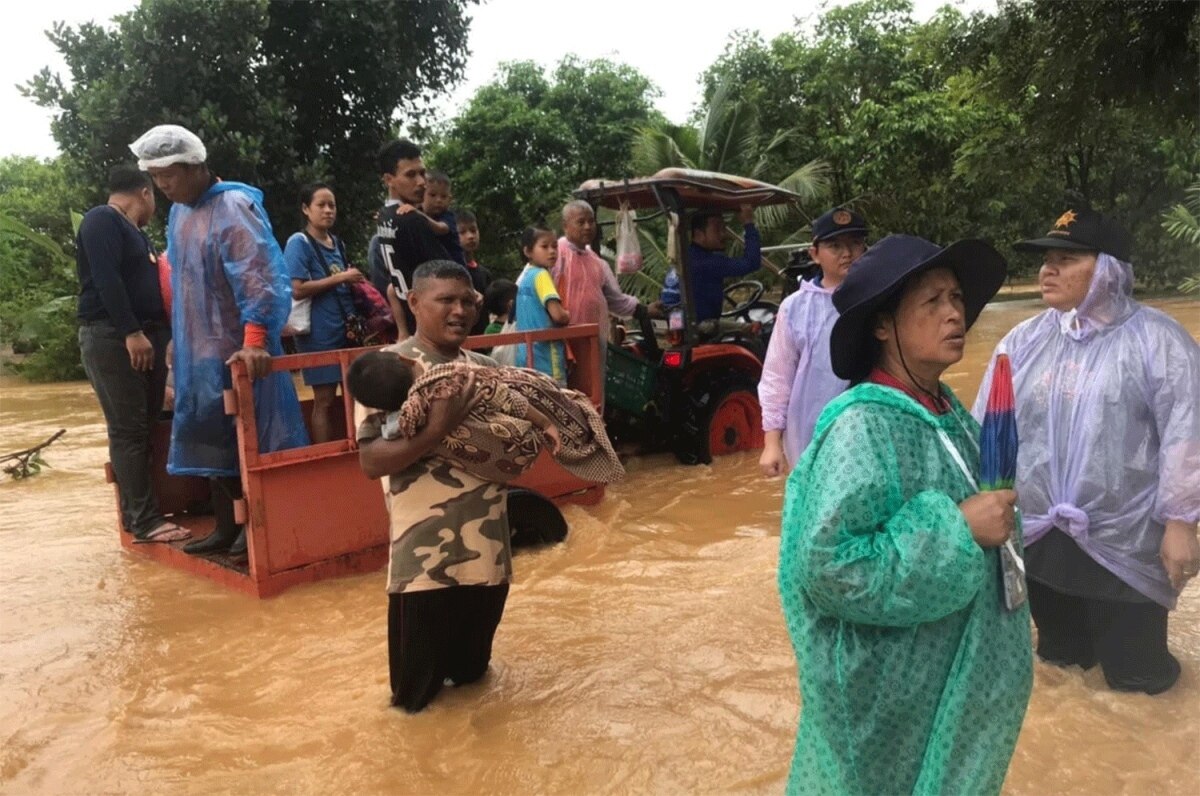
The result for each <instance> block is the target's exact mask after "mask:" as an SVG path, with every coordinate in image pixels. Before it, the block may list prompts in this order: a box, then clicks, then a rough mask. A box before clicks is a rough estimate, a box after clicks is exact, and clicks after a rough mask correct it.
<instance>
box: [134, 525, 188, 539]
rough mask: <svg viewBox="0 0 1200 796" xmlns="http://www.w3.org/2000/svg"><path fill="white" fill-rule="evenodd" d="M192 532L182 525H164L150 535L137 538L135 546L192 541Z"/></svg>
mask: <svg viewBox="0 0 1200 796" xmlns="http://www.w3.org/2000/svg"><path fill="white" fill-rule="evenodd" d="M191 538H192V532H191V531H189V530H188V529H187V528H184V527H183V526H181V525H176V524H175V523H173V522H168V523H164V524H163V525H160V526H158V527H157V528H155V529H154V530H153V531H151V532H150V533H148V534H146V535H145V536H143V537H140V538H139V537H135V538H134V540H133V543H134V544H155V543H158V542H162V543H164V544H165V543H167V542H182V541H183V540H184V539H191Z"/></svg>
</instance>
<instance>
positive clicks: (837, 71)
mask: <svg viewBox="0 0 1200 796" xmlns="http://www.w3.org/2000/svg"><path fill="white" fill-rule="evenodd" d="M1198 9H1200V4H1195V3H1166V2H1148V1H1146V2H1144V1H1143V0H1138V1H1137V2H1123V1H1120V2H1118V1H1117V0H1102V1H1098V2H1090V3H1063V2H1052V1H1051V0H1037V2H1027V1H1025V0H1021V1H1019V2H1018V1H1016V0H1014V2H1006V3H1003V4H1002V5H1001V9H1000V13H999V14H998V15H996V16H992V17H989V16H985V15H982V14H973V15H971V16H969V17H967V16H963V15H962V14H961V13H959V12H958V11H956V10H954V9H952V8H944V9H942V10H941V11H939V12H938V13H937V14H935V15H934V16H933V17H932V18H931V19H930V20H928V21H927V22H924V23H918V22H916V21H915V20H914V19H913V15H912V5H911V3H910V2H908V0H865V1H864V2H859V3H855V4H853V5H848V6H844V7H840V8H836V9H831V10H829V11H828V12H827V13H825V14H824V16H822V17H821V19H820V20H819V21H818V23H817V25H816V28H815V31H814V32H813V33H807V32H804V31H796V32H793V33H788V34H784V35H782V36H779V37H777V38H776V39H775V40H773V41H771V42H769V43H768V42H765V41H763V40H762V39H761V38H760V37H757V36H754V35H745V34H744V35H741V36H739V37H737V38H735V39H734V40H733V41H732V42H731V44H730V45H729V47H728V48H727V51H726V53H725V54H724V55H723V56H722V57H721V58H720V59H719V60H718V61H717V63H716V64H714V65H713V67H712V68H710V70H709V71H708V72H707V73H706V75H705V82H706V86H707V90H708V92H709V93H710V95H711V94H712V93H713V92H715V91H716V90H717V89H718V87H719V86H721V85H722V84H724V83H726V82H728V83H730V84H731V85H732V86H733V90H734V92H735V94H736V95H737V96H738V97H739V98H741V99H742V100H743V101H746V102H750V103H752V104H753V105H754V107H755V108H756V109H757V112H758V114H759V118H760V124H761V125H762V126H763V129H765V130H781V129H792V130H794V131H795V134H794V135H792V136H790V137H789V139H788V140H787V141H785V142H784V143H783V144H782V145H781V146H780V147H778V149H777V152H778V154H779V155H780V156H782V157H784V158H786V159H787V160H790V161H792V162H804V161H806V160H809V159H812V158H815V157H821V158H823V159H825V160H826V161H827V162H828V163H829V164H830V168H831V173H830V179H831V182H832V185H833V191H832V192H833V198H834V200H835V201H838V202H853V203H855V204H856V205H858V206H859V207H860V208H861V209H862V210H863V211H864V212H865V213H866V214H867V216H868V218H869V219H870V221H871V225H872V228H873V229H874V231H875V233H876V234H877V235H878V234H886V233H888V232H907V233H915V234H919V235H923V236H925V237H928V238H930V239H932V240H937V241H941V242H947V241H950V240H953V239H955V238H961V237H986V238H990V239H992V240H993V241H995V242H996V243H997V244H999V245H1000V246H1001V247H1002V248H1003V247H1005V246H1007V245H1008V244H1009V243H1010V242H1011V241H1013V240H1016V239H1018V238H1021V237H1027V236H1028V235H1030V234H1033V233H1034V232H1040V231H1041V230H1043V229H1044V228H1045V227H1046V225H1047V223H1048V220H1049V219H1052V218H1054V217H1055V216H1056V214H1057V213H1059V212H1061V210H1062V206H1063V202H1064V195H1070V196H1072V197H1073V198H1072V201H1088V202H1090V203H1091V204H1093V205H1095V206H1096V207H1097V208H1098V209H1100V210H1102V211H1106V212H1111V213H1114V214H1116V215H1118V216H1119V217H1121V218H1122V219H1123V220H1124V221H1126V223H1128V224H1129V225H1130V226H1131V227H1132V228H1133V231H1134V233H1135V235H1136V236H1137V238H1138V241H1139V253H1138V257H1137V262H1138V264H1139V268H1138V273H1139V276H1140V277H1141V278H1142V279H1143V280H1144V281H1146V282H1147V283H1149V284H1152V285H1158V284H1174V283H1175V282H1176V281H1178V280H1177V275H1178V272H1179V268H1180V267H1181V265H1182V263H1183V259H1182V258H1181V256H1180V249H1179V247H1178V246H1177V245H1175V244H1173V243H1172V242H1170V241H1168V240H1167V239H1166V236H1164V235H1163V234H1162V230H1161V228H1160V227H1159V225H1158V222H1157V219H1158V216H1159V214H1160V213H1161V211H1162V209H1163V208H1164V207H1165V206H1166V205H1167V204H1169V203H1171V202H1173V201H1178V199H1179V198H1180V196H1181V193H1180V192H1181V191H1182V188H1183V186H1184V185H1185V184H1186V183H1187V181H1188V180H1189V179H1190V178H1191V175H1192V174H1194V173H1196V170H1197V169H1196V166H1197V161H1196V158H1197V153H1198V152H1200V147H1198V146H1197V139H1196V124H1195V121H1196V120H1195V110H1196V108H1197V107H1200V100H1198V98H1197V93H1198V91H1200V89H1198V88H1197V85H1198V84H1197V82H1196V80H1195V75H1196V73H1197V71H1198V68H1197V56H1196V43H1197V41H1198V36H1197V30H1198V29H1200V28H1198V23H1197V21H1196V17H1197V13H1198ZM1013 263H1014V270H1016V271H1020V270H1023V269H1027V268H1032V267H1033V265H1034V264H1033V263H1032V261H1030V260H1029V259H1028V258H1013Z"/></svg>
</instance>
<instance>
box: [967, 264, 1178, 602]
mask: <svg viewBox="0 0 1200 796" xmlns="http://www.w3.org/2000/svg"><path fill="white" fill-rule="evenodd" d="M996 351H997V353H999V352H1007V353H1008V355H1009V358H1010V359H1011V360H1012V371H1013V390H1014V393H1015V396H1016V409H1017V429H1018V432H1019V434H1020V437H1021V447H1020V452H1019V454H1018V457H1017V483H1016V490H1017V494H1018V495H1019V498H1018V504H1019V506H1020V508H1021V511H1022V513H1023V514H1024V518H1025V541H1026V544H1033V543H1035V542H1036V541H1037V540H1039V539H1041V538H1042V537H1043V536H1044V535H1045V534H1046V533H1047V532H1048V531H1049V530H1050V529H1051V528H1059V529H1060V530H1062V531H1063V532H1065V533H1066V534H1068V535H1069V536H1070V537H1071V538H1072V539H1073V540H1074V541H1075V542H1076V544H1078V545H1079V547H1080V548H1081V549H1082V550H1083V551H1084V552H1085V553H1087V554H1088V555H1089V556H1091V557H1092V558H1093V559H1094V560H1095V561H1096V562H1097V563H1099V564H1100V565H1101V566H1103V567H1104V568H1105V569H1107V570H1108V571H1110V572H1112V573H1113V574H1114V575H1116V576H1117V577H1118V578H1120V579H1121V580H1122V581H1124V582H1125V583H1127V584H1129V585H1130V586H1132V587H1133V588H1134V589H1137V590H1138V591H1139V592H1140V593H1142V594H1144V595H1145V596H1146V597H1149V598H1150V599H1152V600H1154V601H1155V602H1157V603H1160V604H1162V605H1164V606H1166V607H1167V608H1173V607H1174V606H1175V597H1176V593H1175V590H1174V589H1172V588H1171V584H1170V581H1169V580H1168V578H1167V573H1166V570H1165V569H1164V568H1163V565H1162V562H1161V561H1160V560H1159V548H1160V547H1161V545H1162V538H1163V532H1164V523H1165V522H1166V521H1167V520H1175V519H1177V520H1183V521H1185V522H1192V523H1194V522H1196V520H1197V519H1198V518H1200V408H1198V407H1197V400H1198V399H1200V346H1197V345H1196V341H1195V340H1193V339H1192V338H1191V336H1189V335H1188V333H1187V331H1185V330H1184V329H1183V327H1181V326H1180V325H1179V324H1178V323H1176V322H1175V321H1174V320H1173V319H1172V318H1171V317H1170V316H1168V315H1166V314H1165V313H1162V312H1159V311H1158V310H1155V309H1152V308H1150V307H1146V306H1143V305H1141V304H1139V303H1138V302H1136V301H1134V300H1133V268H1132V267H1131V266H1130V265H1129V263H1126V262H1122V261H1121V260H1118V259H1116V258H1115V257H1112V256H1110V255H1107V254H1103V253H1102V254H1100V255H1099V257H1098V258H1097V260H1096V270H1095V273H1094V275H1093V276H1092V282H1091V285H1090V286H1089V288H1088V294H1087V296H1086V297H1085V298H1084V300H1083V302H1082V303H1081V304H1080V305H1079V307H1078V308H1076V309H1075V310H1072V311H1070V312H1060V311H1059V310H1055V309H1048V310H1046V311H1045V312H1043V313H1041V314H1040V315H1037V316H1034V317H1033V318H1030V319H1029V320H1027V321H1025V322H1023V323H1021V324H1019V325H1018V326H1017V327H1016V328H1014V329H1013V330H1012V331H1011V332H1009V333H1008V334H1007V335H1006V336H1005V337H1004V339H1003V340H1001V341H1000V344H999V345H998V346H997V348H996ZM994 364H995V357H994V356H993V359H992V364H990V365H989V366H988V371H987V373H986V374H985V375H984V379H983V383H982V384H981V385H980V387H979V397H978V398H977V399H976V401H975V409H974V414H975V416H976V417H982V416H983V412H984V409H985V407H986V404H987V395H988V391H989V390H990V388H991V379H992V367H993V366H994Z"/></svg>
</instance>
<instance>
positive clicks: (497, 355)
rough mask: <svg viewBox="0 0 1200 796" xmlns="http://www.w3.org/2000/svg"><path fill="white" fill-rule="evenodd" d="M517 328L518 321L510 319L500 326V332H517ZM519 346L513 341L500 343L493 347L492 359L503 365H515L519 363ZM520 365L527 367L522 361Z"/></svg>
mask: <svg viewBox="0 0 1200 796" xmlns="http://www.w3.org/2000/svg"><path fill="white" fill-rule="evenodd" d="M516 330H517V324H516V322H515V321H509V322H508V323H506V324H504V325H503V326H502V327H500V334H508V333H509V332H515V331H516ZM519 346H520V344H519V343H513V344H512V345H498V346H496V347H495V348H493V349H492V353H491V355H490V356H491V357H492V359H494V360H496V363H497V364H499V365H500V366H501V367H510V368H511V367H515V366H516V365H517V348H518V347H519ZM520 366H521V367H525V363H524V362H522V363H520Z"/></svg>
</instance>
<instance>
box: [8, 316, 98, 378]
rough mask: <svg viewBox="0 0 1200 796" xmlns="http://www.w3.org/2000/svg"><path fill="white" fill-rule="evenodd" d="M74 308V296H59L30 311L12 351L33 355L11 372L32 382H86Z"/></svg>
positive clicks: (15, 364) (19, 330)
mask: <svg viewBox="0 0 1200 796" xmlns="http://www.w3.org/2000/svg"><path fill="white" fill-rule="evenodd" d="M75 307H76V300H75V297H74V296H60V297H58V298H56V299H52V300H51V301H48V302H46V303H45V304H43V305H41V306H40V307H35V308H33V309H31V310H29V311H27V312H26V313H25V314H24V316H23V317H22V318H21V322H20V325H19V329H18V332H17V336H16V340H15V341H14V344H13V349H14V350H17V349H18V348H20V349H21V350H25V351H32V353H30V354H29V356H28V357H26V358H25V360H24V361H23V362H20V363H14V364H13V365H12V366H11V368H12V369H13V370H14V371H16V372H17V373H19V374H20V375H21V376H24V377H25V378H27V379H29V380H30V381H74V380H78V379H84V378H87V374H86V373H84V371H83V360H82V358H81V356H80V353H79V323H78V321H76V319H75Z"/></svg>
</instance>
